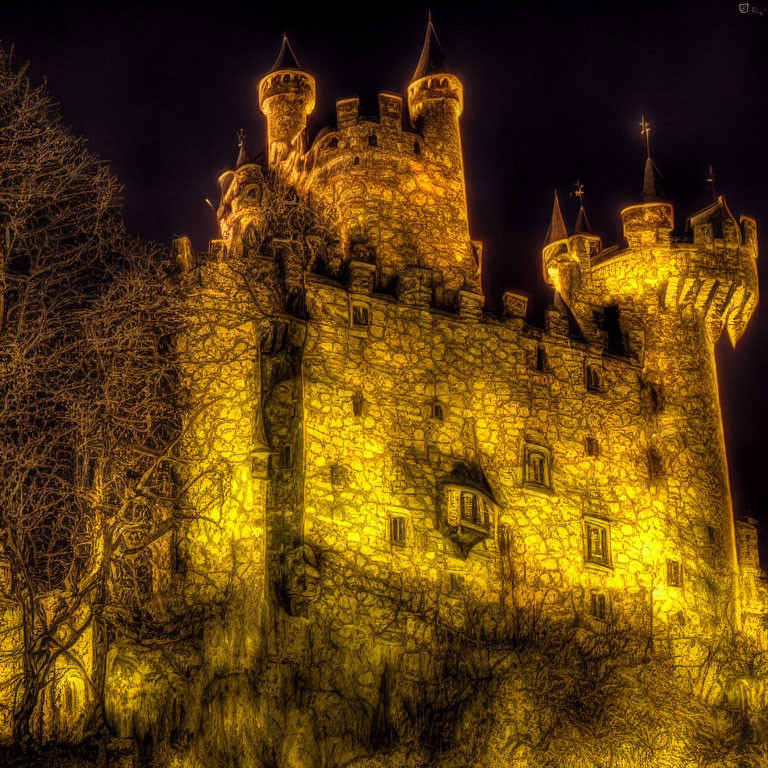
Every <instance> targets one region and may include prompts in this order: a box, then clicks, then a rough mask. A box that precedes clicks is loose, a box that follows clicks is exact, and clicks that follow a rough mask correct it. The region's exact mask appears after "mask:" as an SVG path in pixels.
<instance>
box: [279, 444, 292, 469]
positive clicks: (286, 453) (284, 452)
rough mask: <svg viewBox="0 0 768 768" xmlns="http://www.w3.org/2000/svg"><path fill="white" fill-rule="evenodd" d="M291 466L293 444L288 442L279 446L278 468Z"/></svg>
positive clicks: (289, 467)
mask: <svg viewBox="0 0 768 768" xmlns="http://www.w3.org/2000/svg"><path fill="white" fill-rule="evenodd" d="M291 467H293V446H292V445H291V444H290V443H285V445H282V446H280V469H291Z"/></svg>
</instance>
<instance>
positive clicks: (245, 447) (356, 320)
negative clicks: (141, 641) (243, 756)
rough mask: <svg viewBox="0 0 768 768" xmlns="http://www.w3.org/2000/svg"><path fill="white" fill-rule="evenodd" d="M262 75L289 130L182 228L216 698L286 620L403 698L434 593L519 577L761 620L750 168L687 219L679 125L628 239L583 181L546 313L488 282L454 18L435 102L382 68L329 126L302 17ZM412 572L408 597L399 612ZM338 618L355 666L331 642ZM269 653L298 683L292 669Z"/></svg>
mask: <svg viewBox="0 0 768 768" xmlns="http://www.w3.org/2000/svg"><path fill="white" fill-rule="evenodd" d="M258 104H259V107H260V109H261V111H262V112H263V113H264V115H265V117H266V124H267V152H266V156H265V157H264V158H263V159H252V158H250V157H249V156H248V155H247V152H246V150H245V146H244V143H241V148H240V149H241V151H240V155H239V157H238V161H237V165H236V167H235V169H234V170H231V171H228V172H226V173H224V174H223V175H222V176H221V178H220V185H221V202H220V206H219V209H218V218H219V222H220V228H221V238H220V239H219V240H215V241H214V242H213V243H212V244H211V248H210V252H209V253H208V254H204V255H200V254H195V253H194V252H193V250H192V248H191V245H190V243H189V241H188V240H186V239H184V238H181V239H179V240H177V241H175V243H174V253H175V258H176V260H177V263H178V264H179V266H180V269H181V271H183V272H185V273H187V274H188V275H189V274H191V275H193V276H194V280H193V284H194V286H195V287H194V289H193V291H192V292H191V295H190V304H191V306H192V307H193V308H194V310H195V316H196V318H197V320H196V324H195V327H194V328H193V330H192V332H191V333H190V336H189V338H187V339H183V340H180V341H179V349H180V350H181V358H182V359H183V360H185V361H186V363H185V364H186V366H187V367H186V374H185V375H186V379H185V386H186V387H187V390H188V393H189V398H190V402H192V403H195V402H197V403H203V402H205V403H206V407H205V409H201V411H200V413H201V414H202V415H200V416H199V418H198V420H197V422H196V423H195V425H194V427H193V428H191V430H190V432H189V434H188V435H187V438H186V443H185V448H186V451H187V453H188V455H189V456H190V457H192V460H191V461H192V467H193V469H192V470H191V471H190V475H191V476H192V475H194V476H195V477H197V478H200V479H199V481H198V482H197V483H196V485H195V486H194V488H193V489H192V490H191V492H190V493H191V498H192V500H193V504H194V505H195V506H196V507H197V508H198V509H199V510H203V511H204V514H203V515H201V516H200V517H199V518H192V519H190V520H189V521H188V522H187V523H185V525H184V527H183V528H182V530H180V531H179V532H178V533H175V534H174V540H173V541H172V542H171V543H170V544H169V557H170V559H171V562H172V571H173V572H174V573H175V574H176V575H175V576H174V578H175V579H178V580H179V582H181V581H182V580H184V581H185V582H186V585H187V586H186V587H184V588H185V589H192V590H193V591H194V592H195V594H197V595H198V598H199V600H200V601H201V602H205V601H211V600H216V599H217V598H218V597H220V596H221V594H223V592H224V591H226V593H227V595H228V600H230V602H229V603H228V605H229V606H230V607H229V608H228V610H229V611H230V613H229V614H228V615H229V616H230V619H231V620H229V621H225V622H222V623H221V624H220V625H219V626H217V627H214V628H210V629H208V630H206V638H205V643H204V644H205V651H204V654H205V658H206V670H207V671H206V672H205V675H204V677H205V679H206V682H205V683H202V682H197V683H195V685H198V686H199V690H201V691H202V690H204V689H205V690H207V691H209V694H206V695H209V698H208V699H206V700H207V701H208V702H209V705H210V701H216V700H221V701H229V702H241V701H242V697H243V696H244V694H243V692H242V690H241V689H240V688H238V687H237V685H236V684H235V683H234V682H232V680H234V679H236V678H237V674H239V673H238V670H239V671H242V670H244V669H248V670H252V669H253V668H254V662H253V659H254V657H255V656H256V655H258V653H259V652H260V651H259V649H262V650H263V649H264V648H266V649H267V651H266V654H267V657H268V658H269V660H270V661H269V664H271V665H272V667H274V668H275V669H276V668H277V667H280V665H281V664H284V665H288V664H289V663H290V662H291V660H292V659H293V660H295V659H296V658H298V657H299V656H300V655H301V654H307V653H310V655H312V654H314V655H313V656H312V658H313V659H314V662H313V669H315V668H316V669H320V668H323V671H322V674H323V675H326V677H324V678H323V680H324V681H325V687H324V688H323V690H324V691H325V693H324V694H323V695H325V696H326V697H327V707H328V712H331V710H332V709H333V708H335V707H337V706H338V704H337V702H336V700H335V699H334V698H333V695H332V693H331V692H332V691H334V690H336V691H339V690H351V689H352V688H354V689H355V691H356V695H359V696H360V697H361V698H362V699H365V700H369V701H370V702H376V701H378V702H379V704H380V702H381V700H382V696H383V694H382V693H381V692H382V691H385V690H388V687H387V686H391V685H392V683H391V682H388V679H387V674H389V673H388V672H387V671H386V670H387V669H389V668H390V667H391V666H392V665H394V664H395V661H394V660H395V659H396V658H399V657H400V656H402V655H403V654H405V655H407V654H409V653H410V654H416V655H418V641H419V639H420V638H422V635H420V634H419V633H421V632H423V631H424V630H423V627H420V626H419V625H418V622H416V621H415V620H413V618H412V616H411V614H414V613H418V611H416V610H415V609H412V606H411V603H409V600H411V597H410V596H413V595H419V596H422V597H420V598H419V599H420V600H422V603H423V601H424V600H426V601H427V602H429V601H432V603H434V602H435V601H437V600H441V601H443V604H444V605H445V606H446V608H445V610H446V611H447V613H448V614H450V615H454V616H458V615H459V614H461V613H462V611H463V610H464V608H463V607H462V606H463V605H464V606H466V604H467V596H471V597H472V600H474V601H475V603H476V604H478V605H482V604H483V603H489V602H490V603H492V602H494V601H498V600H499V597H500V595H502V593H504V592H505V590H509V589H511V588H512V587H510V579H511V578H513V581H514V585H513V588H514V590H515V591H516V594H517V595H518V599H520V600H523V601H524V602H525V601H528V602H529V603H531V604H536V605H541V606H543V610H544V611H545V612H547V611H551V612H552V613H557V612H563V611H571V612H576V613H578V614H579V615H582V616H584V617H587V618H588V621H589V622H591V624H590V626H592V627H593V628H599V627H600V625H601V624H602V623H605V622H608V621H609V620H610V619H611V617H614V616H623V617H629V618H632V617H634V619H637V620H638V621H640V620H642V621H641V623H642V624H643V626H650V627H651V629H650V632H651V639H652V640H655V642H657V643H664V644H666V645H668V646H669V648H670V649H671V652H672V653H673V654H674V655H675V657H676V658H680V659H689V660H690V659H694V660H695V659H696V658H697V657H698V655H700V654H701V653H702V647H703V646H702V640H703V639H706V638H708V637H711V636H713V635H714V634H716V633H718V632H721V631H723V627H724V626H726V625H727V626H728V627H731V628H734V627H736V628H742V627H744V628H747V629H748V631H750V632H753V633H755V634H758V633H759V632H760V626H761V622H762V617H763V616H764V615H765V613H766V604H765V594H764V590H763V587H762V582H761V580H760V575H761V571H760V568H759V561H758V555H757V537H756V527H755V521H754V520H752V519H749V518H741V519H739V520H738V521H735V520H734V513H733V510H732V507H731V497H730V490H729V484H728V471H727V462H726V455H725V448H724V442H723V431H722V424H721V413H720V406H719V400H718V391H717V377H716V368H715V357H714V345H715V342H716V341H717V340H718V338H719V337H720V334H721V333H722V332H723V331H726V332H727V334H728V336H729V338H730V340H731V342H732V343H733V344H734V345H735V344H736V342H737V341H738V339H739V337H740V336H741V334H742V333H743V331H744V328H745V326H746V324H747V323H748V321H749V319H750V316H751V315H752V312H753V311H754V308H755V306H756V304H757V299H758V286H757V268H756V258H757V240H756V225H755V222H754V221H753V220H752V219H750V218H747V217H744V216H742V217H741V218H740V219H736V218H735V217H734V216H733V214H732V213H731V212H730V210H729V209H728V206H727V205H726V202H725V200H724V199H723V198H722V197H720V198H718V199H717V200H715V201H714V202H713V203H712V204H711V205H710V206H708V207H707V208H705V209H703V210H701V211H698V212H696V213H694V214H692V215H691V216H690V217H689V218H688V220H687V222H686V223H685V227H681V226H676V223H675V220H674V211H673V207H672V205H671V204H670V203H669V202H666V201H665V200H663V199H662V198H661V193H660V191H659V188H658V183H657V178H656V171H655V167H654V165H653V162H652V160H651V158H650V153H649V157H648V159H647V161H646V166H645V171H644V183H643V197H642V200H641V201H639V202H638V203H637V204H635V205H631V206H630V207H628V208H625V209H624V210H623V211H621V219H622V223H623V233H624V240H623V242H622V243H620V244H618V245H614V246H610V247H606V246H604V244H603V243H602V241H601V238H600V237H599V236H598V235H596V234H594V233H592V232H591V231H589V228H588V226H587V225H586V219H585V216H584V210H583V207H582V209H581V211H580V214H579V220H578V222H577V224H576V227H575V230H574V231H573V233H570V232H569V230H568V228H567V226H566V224H565V222H564V219H563V216H562V213H561V211H560V207H559V204H558V200H557V197H555V200H554V206H553V213H552V220H551V224H550V227H549V230H548V232H547V235H546V242H545V244H544V247H543V251H542V254H541V258H542V268H543V272H544V276H545V279H546V281H547V282H548V283H549V284H550V285H551V286H552V288H553V290H554V303H553V304H552V306H550V307H548V308H547V310H546V321H545V327H544V328H538V327H534V326H532V325H530V324H528V323H527V322H526V314H527V298H526V296H525V295H524V294H522V293H518V292H514V291H508V292H506V293H505V294H504V297H503V311H502V312H500V313H496V312H491V311H488V310H486V309H485V306H484V305H485V300H484V296H483V294H482V292H481V281H480V274H481V269H482V257H483V251H482V244H481V243H479V242H477V241H475V240H473V239H472V237H471V234H470V226H469V218H468V213H467V203H466V194H465V180H464V167H463V157H462V146H461V131H460V116H461V113H462V107H463V85H462V83H461V81H460V80H459V79H458V78H457V77H456V76H455V75H454V74H452V73H451V69H450V66H449V64H448V62H447V60H446V58H445V55H444V53H443V51H442V49H441V47H440V44H439V42H438V40H437V37H436V34H435V30H434V28H433V26H432V23H431V21H430V23H429V25H428V28H427V34H426V39H425V41H424V46H423V49H422V51H421V56H420V58H419V60H418V64H417V67H416V70H415V72H414V74H413V77H412V80H411V82H410V84H409V85H408V88H407V110H408V113H407V114H408V119H407V120H406V122H407V124H408V127H407V128H404V127H403V124H404V115H403V99H402V98H401V96H400V95H398V94H393V93H381V94H380V95H379V98H378V104H379V114H378V116H377V117H375V118H368V117H364V116H362V115H361V114H360V113H359V101H358V99H356V98H349V99H342V100H340V101H339V102H337V126H336V127H335V128H327V129H324V130H322V131H321V132H320V133H319V134H317V136H316V137H315V139H314V141H312V142H311V144H310V143H309V141H308V138H307V137H308V132H307V118H308V116H309V115H310V114H311V113H312V111H313V109H314V106H315V80H314V78H313V77H312V75H311V74H310V73H308V72H307V71H305V70H304V69H302V67H301V66H300V65H299V63H298V61H297V59H296V57H295V55H294V53H293V51H292V49H291V46H290V44H289V43H288V41H287V39H284V40H283V43H282V47H281V49H280V53H279V56H278V58H277V61H276V62H275V64H274V66H273V67H272V69H271V70H270V72H268V73H267V74H266V75H265V76H264V77H263V78H262V79H261V80H260V82H259V85H258ZM276 190H277V191H276ZM301 201H309V203H308V204H307V205H306V206H304V204H302V203H301ZM276 207H280V209H281V211H280V212H279V216H280V217H282V219H281V220H283V219H285V220H288V221H290V222H292V226H293V229H292V230H290V231H288V232H283V231H278V230H279V227H277V228H276V225H275V218H276V216H277V215H278V214H276ZM310 210H321V211H323V212H324V214H323V215H324V216H325V218H324V219H323V224H322V226H319V225H318V223H317V221H315V220H313V221H311V222H309V223H307V222H306V221H305V219H304V218H302V217H304V216H306V214H307V211H310ZM320 230H322V231H320ZM296 233H299V234H296ZM246 263H247V264H248V269H247V274H246V273H245V272H244V271H243V270H242V269H241V266H239V265H242V264H246ZM210 468H216V469H217V470H219V471H217V472H215V473H208V470H209V469H210ZM222 478H225V480H222ZM214 499H215V501H213V500H214ZM510 574H513V577H512V576H510ZM387 590H390V592H391V595H393V596H396V597H397V600H398V601H399V602H400V604H401V610H394V612H392V611H390V613H388V614H387V617H388V618H387V619H386V621H385V620H383V619H382V608H381V605H382V602H381V601H382V600H383V599H385V598H382V594H384V593H386V592H387ZM371 595H374V596H375V597H373V598H372V597H371ZM273 597H274V598H275V599H274V600H273V599H272V598H273ZM393 599H394V598H393ZM411 602H413V601H411ZM475 603H473V604H475ZM406 604H408V605H409V606H411V607H409V608H408V610H406V609H405V608H402V606H404V605H406ZM235 615H237V616H238V619H237V620H236V621H235V620H234V619H232V618H231V617H233V616H235ZM321 625H322V626H323V627H326V626H327V627H329V629H328V635H327V637H324V640H323V642H324V643H325V646H323V647H327V648H331V649H332V651H331V650H329V651H328V653H329V654H335V653H340V652H341V651H339V649H343V654H344V658H345V659H347V662H345V664H348V665H349V669H348V670H345V669H343V668H341V667H339V666H336V667H334V666H333V664H331V663H330V662H327V660H326V661H324V660H323V659H324V658H325V657H323V655H322V653H321V652H320V650H318V649H319V648H320V647H321V645H322V644H321V643H319V642H318V641H317V639H316V636H315V635H313V632H316V631H317V630H316V628H317V627H318V626H321ZM310 638H315V639H310ZM307 648H310V650H309V651H308V650H307ZM328 658H330V657H328ZM334 658H337V657H334ZM350 660H351V661H350ZM414 663H415V662H414ZM323 665H325V666H323ZM272 667H270V668H272ZM264 674H267V677H268V679H269V682H268V683H265V684H264V685H265V690H267V689H268V690H279V689H280V686H281V685H282V683H280V682H279V680H282V679H283V678H281V677H280V675H281V673H280V672H276V671H274V670H273V671H272V672H269V673H264ZM318 674H320V673H318ZM270 675H271V676H270ZM260 679H261V678H260ZM224 681H228V682H226V683H225V682H224ZM329 681H331V682H329ZM238 685H239V683H238ZM115 686H116V687H115V691H123V693H125V691H127V690H129V689H128V688H126V687H123V688H119V686H117V683H115ZM211 686H213V687H214V689H215V691H216V693H215V695H214V694H210V690H211ZM270 686H271V687H270ZM125 695H127V694H125ZM217 697H218V699H217ZM379 704H376V707H378V706H379ZM228 706H230V709H231V711H230V710H227V711H226V712H225V713H224V714H222V715H220V717H221V718H223V720H227V718H229V719H228V720H227V722H228V723H229V725H224V726H222V728H224V729H225V730H227V729H228V731H227V732H228V733H230V734H232V733H234V732H237V733H240V735H241V737H242V738H244V739H245V738H246V737H245V736H242V732H243V729H250V731H249V733H251V736H249V737H248V738H251V739H254V740H258V739H262V740H263V741H265V742H266V741H269V739H270V738H273V737H272V736H270V735H269V734H270V733H273V732H274V730H275V728H277V729H278V730H280V729H281V728H282V730H281V731H280V732H281V733H283V734H284V737H285V738H284V739H283V741H281V742H280V744H281V746H279V748H278V747H276V748H275V749H277V750H278V752H279V755H281V757H280V758H279V760H278V762H279V764H280V765H291V766H300V765H301V766H304V765H307V766H309V765H314V764H315V763H313V762H312V761H311V760H310V758H308V757H307V755H308V754H309V751H310V750H309V747H307V746H306V744H305V743H304V742H303V741H302V739H303V738H304V737H303V736H297V735H296V734H306V733H309V732H317V731H318V729H320V730H322V727H324V726H323V725H322V722H315V723H313V722H312V721H311V717H310V715H308V714H307V711H306V710H302V709H301V707H300V706H298V705H296V706H294V707H293V708H291V709H290V710H289V711H287V713H286V711H283V712H282V714H281V715H280V717H281V718H282V719H281V720H280V722H281V723H282V725H281V726H280V727H279V728H278V727H277V726H276V725H275V724H274V723H275V722H277V720H276V719H275V718H277V716H276V715H275V716H274V717H273V720H270V715H269V712H270V707H269V704H268V703H264V704H260V705H258V706H256V705H254V707H252V708H251V709H241V710H240V711H238V712H235V710H237V709H238V707H240V706H241V705H240V704H230V705H228ZM222 707H224V709H225V710H226V707H225V706H224V704H222ZM371 709H374V704H373V703H372V704H371ZM374 711H375V712H379V711H380V710H379V709H375V710H374ZM227 712H228V714H227ZM372 717H373V716H372ZM382 717H384V716H383V715H382ZM133 718H134V720H133V723H134V726H131V725H130V723H128V722H127V721H126V726H125V730H126V733H127V732H128V731H129V730H130V727H135V714H134V715H133ZM328 718H331V715H330V714H329V715H328ZM320 719H321V720H322V718H320ZM336 719H337V720H338V718H336ZM128 720H130V718H128ZM374 720H375V717H374ZM222 722H223V721H222ZM270 723H271V725H270ZM270 729H272V731H270ZM313 729H314V731H313ZM253 734H256V735H253ZM259 734H260V735H259ZM231 738H234V736H231ZM307 738H309V737H307ZM316 738H319V737H316ZM338 741H339V743H340V744H343V743H345V742H344V738H343V737H342V736H339V739H338ZM339 749H342V748H341V747H339ZM340 754H341V752H340ZM276 759H277V758H276ZM329 760H330V758H329ZM179 764H182V763H179ZM183 764H185V765H186V763H183ZM192 764H193V763H191V762H190V763H189V765H192ZM194 764H195V765H196V763H194ZM243 764H245V763H243ZM265 764H266V763H265ZM318 764H319V763H318ZM327 764H329V765H330V764H331V763H330V762H329V763H327Z"/></svg>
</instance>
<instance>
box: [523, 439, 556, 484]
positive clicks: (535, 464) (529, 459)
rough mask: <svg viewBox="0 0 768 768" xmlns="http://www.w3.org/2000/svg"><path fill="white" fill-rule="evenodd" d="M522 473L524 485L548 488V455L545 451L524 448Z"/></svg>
mask: <svg viewBox="0 0 768 768" xmlns="http://www.w3.org/2000/svg"><path fill="white" fill-rule="evenodd" d="M524 472H525V476H524V477H525V482H526V484H530V485H540V486H542V487H545V488H549V487H550V477H549V455H548V453H547V452H546V450H545V449H543V448H539V447H537V446H526V448H525V469H524Z"/></svg>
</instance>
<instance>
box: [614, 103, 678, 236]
mask: <svg viewBox="0 0 768 768" xmlns="http://www.w3.org/2000/svg"><path fill="white" fill-rule="evenodd" d="M640 125H641V126H642V129H643V130H642V134H643V136H645V146H646V152H647V154H646V158H645V168H644V170H643V196H642V200H643V202H642V203H639V204H636V205H630V206H629V207H627V208H625V209H624V210H623V211H622V212H621V220H622V223H623V224H624V237H625V238H626V240H627V243H628V244H629V246H630V247H637V246H648V245H653V244H655V243H664V242H669V233H670V232H671V231H672V229H673V228H674V211H673V208H672V204H671V203H669V202H666V201H665V200H664V193H663V192H662V191H661V181H660V179H659V169H658V168H657V167H656V163H654V162H653V159H652V158H651V145H650V134H651V126H650V124H649V123H648V122H647V121H646V119H645V117H643V118H642V120H641V123H640Z"/></svg>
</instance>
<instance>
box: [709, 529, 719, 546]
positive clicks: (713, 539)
mask: <svg viewBox="0 0 768 768" xmlns="http://www.w3.org/2000/svg"><path fill="white" fill-rule="evenodd" d="M707 538H708V539H709V543H710V544H717V534H716V533H715V529H714V528H713V527H712V526H711V525H708V526H707Z"/></svg>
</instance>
